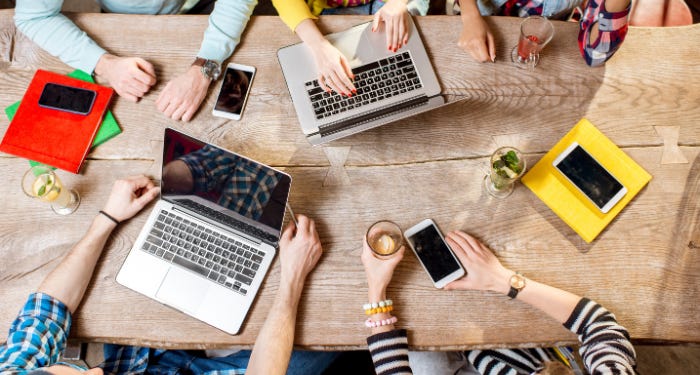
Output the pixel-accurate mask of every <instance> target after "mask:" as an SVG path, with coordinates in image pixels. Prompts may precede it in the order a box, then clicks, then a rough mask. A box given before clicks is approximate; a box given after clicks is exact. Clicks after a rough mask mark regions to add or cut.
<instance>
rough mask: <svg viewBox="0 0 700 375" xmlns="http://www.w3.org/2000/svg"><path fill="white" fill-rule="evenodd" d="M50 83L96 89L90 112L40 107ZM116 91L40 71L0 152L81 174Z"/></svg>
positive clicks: (28, 89)
mask: <svg viewBox="0 0 700 375" xmlns="http://www.w3.org/2000/svg"><path fill="white" fill-rule="evenodd" d="M49 82H51V83H56V84H59V85H64V86H71V87H78V88H84V89H88V90H93V91H95V92H96V94H97V95H96V96H95V100H94V102H93V104H92V108H91V109H90V112H89V113H88V114H87V115H81V114H76V113H70V112H65V111H60V110H56V109H51V108H45V107H42V106H40V105H39V97H40V96H41V93H42V91H43V90H44V85H46V84H47V83H49ZM113 92H114V91H113V90H112V89H111V88H109V87H104V86H100V85H96V84H94V83H89V82H85V81H81V80H77V79H74V78H70V77H67V76H64V75H61V74H57V73H52V72H48V71H45V70H37V71H36V74H35V75H34V78H33V79H32V81H31V82H30V84H29V87H28V88H27V92H25V93H24V97H23V98H22V104H20V106H19V108H18V109H17V114H16V115H15V117H14V118H13V119H12V122H11V123H10V126H9V127H8V128H7V132H5V136H4V138H3V139H2V143H0V151H3V152H6V153H8V154H12V155H16V156H19V157H23V158H27V159H30V160H35V161H37V162H40V163H43V164H47V165H51V166H54V167H57V168H60V169H64V170H66V171H69V172H73V173H78V171H79V170H80V166H81V165H82V164H83V160H85V156H86V155H87V153H88V151H90V146H91V145H92V140H93V138H95V134H97V130H98V129H99V127H100V124H101V123H102V117H103V116H104V114H105V111H106V110H107V105H108V104H109V101H110V99H111V98H112V93H113Z"/></svg>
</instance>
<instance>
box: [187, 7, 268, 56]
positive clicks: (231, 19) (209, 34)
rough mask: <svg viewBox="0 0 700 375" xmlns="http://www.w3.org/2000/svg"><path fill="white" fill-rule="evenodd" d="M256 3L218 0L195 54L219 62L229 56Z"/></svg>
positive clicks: (238, 40)
mask: <svg viewBox="0 0 700 375" xmlns="http://www.w3.org/2000/svg"><path fill="white" fill-rule="evenodd" d="M257 3H258V1H257V0H218V1H217V2H216V4H215V5H214V11H213V12H212V13H211V15H210V16H209V26H208V27H207V30H206V31H205V32H204V40H203V41H202V46H201V48H200V49H199V53H198V54H197V56H198V57H202V58H205V59H207V60H214V61H217V62H219V64H221V63H222V62H223V61H224V60H226V59H227V58H229V56H231V54H233V50H234V49H235V48H236V46H237V45H238V42H240V40H241V34H243V30H244V29H245V26H246V24H247V23H248V20H249V19H250V15H251V14H252V13H253V9H254V8H255V5H257Z"/></svg>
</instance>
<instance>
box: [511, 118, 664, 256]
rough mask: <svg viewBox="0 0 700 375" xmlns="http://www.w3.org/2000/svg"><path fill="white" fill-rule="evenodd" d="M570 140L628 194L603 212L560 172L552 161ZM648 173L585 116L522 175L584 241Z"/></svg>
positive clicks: (626, 200)
mask: <svg viewBox="0 0 700 375" xmlns="http://www.w3.org/2000/svg"><path fill="white" fill-rule="evenodd" d="M572 142H578V143H579V144H580V145H581V146H582V147H583V148H584V149H586V150H587V151H588V152H589V153H590V154H591V155H592V156H593V157H594V158H595V159H596V160H597V161H598V162H599V163H600V164H601V165H602V166H603V167H605V169H607V170H608V171H609V172H610V173H612V175H613V176H615V178H617V179H618V180H619V181H620V183H622V185H624V186H625V187H626V188H627V194H626V195H625V196H624V197H622V199H621V200H620V201H619V202H618V203H617V204H616V205H615V206H614V207H613V208H612V209H611V210H610V211H609V212H608V213H606V214H604V213H602V212H600V210H598V209H597V208H596V206H595V205H593V203H591V202H590V201H589V200H588V198H587V197H586V196H585V195H583V193H581V192H580V191H579V190H578V189H576V187H574V186H573V185H572V184H571V183H570V182H568V181H567V180H566V178H565V177H563V176H561V172H559V171H558V170H556V168H555V167H554V166H553V165H552V162H553V161H554V159H556V158H557V156H559V154H561V153H562V151H564V150H565V149H566V148H567V147H568V146H569V145H571V143H572ZM649 180H651V175H650V174H649V173H647V171H645V170H644V169H642V167H640V166H639V164H637V163H636V162H635V161H634V160H632V158H630V157H629V156H627V154H625V153H624V152H623V151H622V150H620V148H619V147H617V146H616V145H615V144H614V143H612V141H610V139H608V137H606V136H605V135H604V134H603V133H601V132H600V130H598V129H597V128H596V127H595V126H593V124H591V123H590V122H589V121H588V120H586V119H582V120H581V121H579V123H578V124H576V126H574V128H573V129H571V131H570V132H569V133H567V134H566V135H565V136H564V138H562V139H561V140H560V141H559V142H558V143H557V144H556V145H555V146H554V147H552V149H551V150H549V152H548V153H546V154H545V155H544V156H543V157H542V159H540V161H538V162H537V164H535V166H534V167H532V169H530V171H529V172H527V173H526V174H525V176H523V178H522V182H523V184H525V186H527V187H528V188H530V190H532V192H533V193H535V195H537V196H538V197H539V198H540V199H541V200H542V201H543V202H544V203H545V204H546V205H547V206H549V208H550V209H551V210H552V211H554V213H555V214H557V215H558V216H559V217H560V218H561V219H562V220H564V222H566V223H567V224H568V225H569V226H570V227H571V228H572V229H573V230H575V231H576V233H578V234H579V235H580V236H581V238H583V239H584V240H585V241H586V242H589V243H590V242H591V241H593V240H594V239H595V238H596V237H597V236H598V234H600V232H602V231H603V229H605V227H606V226H607V225H608V224H609V223H610V222H611V221H612V219H614V218H615V216H617V214H618V213H620V211H622V209H623V208H624V207H625V206H626V205H627V203H629V202H630V201H631V200H632V199H633V198H634V197H635V196H636V195H637V193H639V191H640V190H642V188H643V187H644V186H645V185H646V184H647V183H648V182H649Z"/></svg>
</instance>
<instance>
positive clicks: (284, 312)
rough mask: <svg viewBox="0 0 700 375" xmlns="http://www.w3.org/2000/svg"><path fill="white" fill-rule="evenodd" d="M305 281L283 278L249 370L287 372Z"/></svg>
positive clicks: (251, 372)
mask: <svg viewBox="0 0 700 375" xmlns="http://www.w3.org/2000/svg"><path fill="white" fill-rule="evenodd" d="M303 285H304V284H303V281H301V282H293V283H287V282H286V280H280V288H281V289H280V290H279V292H278V294H277V297H276V298H275V302H274V303H273V305H272V308H271V309H270V312H269V313H268V315H267V319H266V320H265V324H263V327H262V329H261V330H260V333H258V338H257V339H256V340H255V346H254V347H253V352H252V353H251V356H250V362H249V363H248V369H247V370H246V373H247V374H253V375H255V374H264V375H268V374H270V375H274V374H285V373H286V372H287V366H288V365H289V358H290V356H291V353H292V348H293V346H294V330H295V325H296V318H297V307H298V305H299V299H300V298H301V291H302V288H303Z"/></svg>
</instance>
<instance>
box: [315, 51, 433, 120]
mask: <svg viewBox="0 0 700 375" xmlns="http://www.w3.org/2000/svg"><path fill="white" fill-rule="evenodd" d="M352 71H353V73H354V74H355V80H354V81H353V84H354V85H355V88H356V89H357V93H356V94H354V95H353V96H352V97H345V96H342V95H340V94H338V93H336V92H331V93H327V92H325V91H323V89H322V88H321V87H320V86H319V84H318V80H313V81H309V82H306V86H305V87H306V92H307V94H308V95H309V99H311V104H312V105H313V107H314V113H315V115H316V119H317V120H320V119H323V118H326V117H329V116H333V115H337V114H340V113H343V112H345V111H349V110H351V109H355V108H361V107H362V106H365V105H367V104H372V103H375V102H377V101H382V100H385V99H389V98H391V97H394V96H396V95H400V94H404V93H407V92H410V91H414V90H417V89H419V88H421V87H423V84H422V83H421V80H420V77H418V72H417V70H416V67H415V65H414V64H413V60H412V59H411V54H410V53H409V52H408V51H406V52H401V53H397V54H395V55H392V56H389V57H387V58H384V59H381V60H378V61H375V62H371V63H369V64H365V65H362V66H358V67H356V68H354V69H353V70H352Z"/></svg>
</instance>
